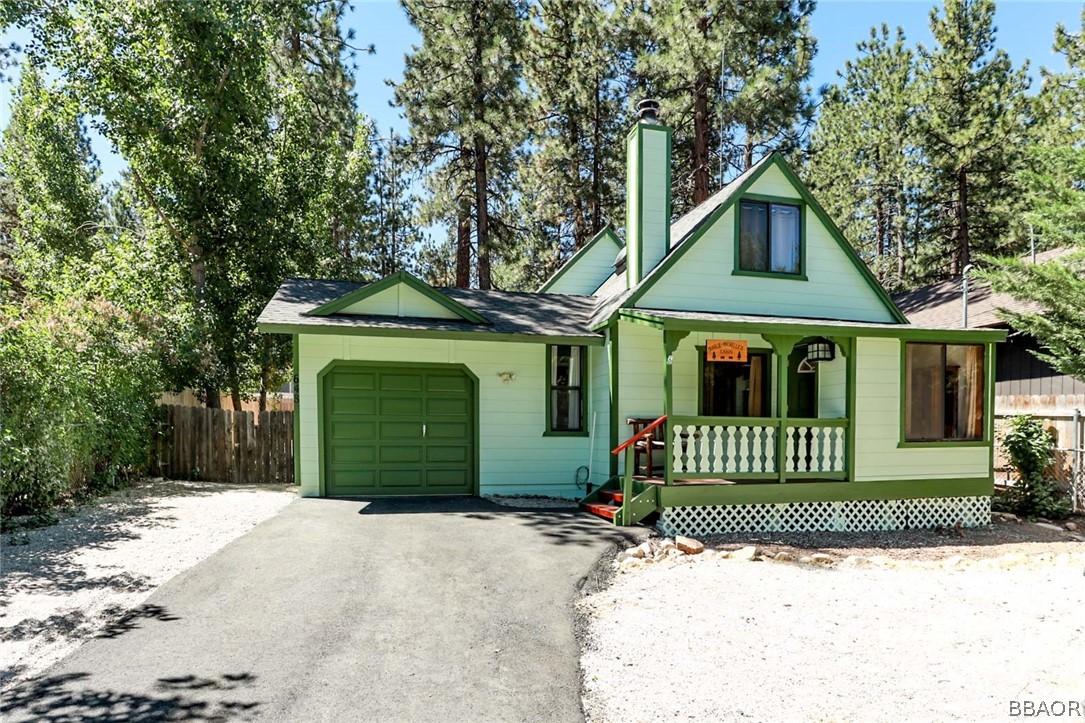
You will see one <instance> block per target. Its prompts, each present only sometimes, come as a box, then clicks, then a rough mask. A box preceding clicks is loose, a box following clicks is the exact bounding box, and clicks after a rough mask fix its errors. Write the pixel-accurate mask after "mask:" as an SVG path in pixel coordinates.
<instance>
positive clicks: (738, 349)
mask: <svg viewBox="0 0 1085 723" xmlns="http://www.w3.org/2000/svg"><path fill="white" fill-rule="evenodd" d="M705 358H706V359H708V361H710V362H744V361H746V342H744V341H732V340H730V339H709V340H708V341H707V342H705Z"/></svg>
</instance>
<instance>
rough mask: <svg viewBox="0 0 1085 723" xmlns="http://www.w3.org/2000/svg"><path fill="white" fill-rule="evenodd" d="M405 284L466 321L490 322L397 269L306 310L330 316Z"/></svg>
mask: <svg viewBox="0 0 1085 723" xmlns="http://www.w3.org/2000/svg"><path fill="white" fill-rule="evenodd" d="M398 284H403V285H404V286H406V287H408V288H410V289H413V290H414V291H417V292H418V293H419V294H421V295H422V296H424V297H426V298H428V299H429V300H430V301H433V302H435V303H436V304H438V305H440V306H441V307H444V308H445V309H446V310H448V311H450V312H452V314H454V315H455V316H458V317H460V318H461V319H463V320H464V321H469V322H471V323H473V324H489V323H490V322H489V320H488V319H487V318H486V317H485V316H482V315H481V314H478V313H477V312H475V311H472V310H471V309H469V308H467V307H466V306H464V305H463V304H461V303H460V302H458V301H456V300H455V299H453V298H450V297H449V296H448V295H447V294H442V293H441V292H440V291H438V290H437V289H435V288H433V287H432V286H430V285H429V284H427V283H426V282H424V281H422V279H419V278H418V277H417V276H413V275H412V274H409V273H407V272H406V271H397V272H396V273H394V274H390V275H388V276H385V277H384V278H383V279H381V280H380V281H375V282H373V283H372V284H366V285H364V286H360V287H358V288H356V289H354V290H353V291H348V292H347V293H345V294H343V295H342V296H340V297H339V298H336V299H332V300H331V301H329V302H327V303H325V304H321V305H320V306H318V307H317V308H315V309H313V310H311V311H308V312H306V315H307V316H329V315H331V314H336V313H339V312H342V311H343V310H344V309H346V308H347V307H350V306H354V305H355V304H357V303H358V302H360V301H364V300H365V299H368V298H370V297H372V296H375V295H376V294H379V293H380V292H382V291H385V290H387V289H391V288H392V287H394V286H396V285H398Z"/></svg>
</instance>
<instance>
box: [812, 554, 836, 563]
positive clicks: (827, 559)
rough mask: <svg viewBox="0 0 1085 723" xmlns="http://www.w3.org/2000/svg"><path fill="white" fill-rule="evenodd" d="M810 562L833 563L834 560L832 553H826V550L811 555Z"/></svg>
mask: <svg viewBox="0 0 1085 723" xmlns="http://www.w3.org/2000/svg"><path fill="white" fill-rule="evenodd" d="M810 562H812V563H814V564H815V565H832V564H833V562H834V560H833V557H832V555H826V554H825V553H824V552H815V553H814V554H813V555H811V556H810Z"/></svg>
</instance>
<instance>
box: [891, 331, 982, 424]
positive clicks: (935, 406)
mask: <svg viewBox="0 0 1085 723" xmlns="http://www.w3.org/2000/svg"><path fill="white" fill-rule="evenodd" d="M904 359H905V370H904V380H905V388H904V405H905V406H904V440H905V441H906V442H944V441H978V440H982V439H983V419H984V408H983V407H984V400H983V363H984V349H983V345H981V344H927V343H919V342H908V343H907V344H906V345H905V352H904Z"/></svg>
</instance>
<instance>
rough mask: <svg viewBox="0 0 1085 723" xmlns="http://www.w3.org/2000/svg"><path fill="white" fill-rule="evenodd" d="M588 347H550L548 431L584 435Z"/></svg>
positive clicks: (548, 358)
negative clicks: (585, 368)
mask: <svg viewBox="0 0 1085 723" xmlns="http://www.w3.org/2000/svg"><path fill="white" fill-rule="evenodd" d="M586 351H587V350H586V348H585V347H582V346H568V345H565V344H555V345H553V346H549V347H547V354H548V356H547V371H548V375H549V380H548V383H549V390H548V394H549V397H548V398H547V399H548V404H547V407H548V412H547V417H548V418H547V422H546V423H547V427H546V431H547V432H584V431H585V429H584V416H585V409H584V404H585V399H584V361H585V358H586V357H587V353H586Z"/></svg>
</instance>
